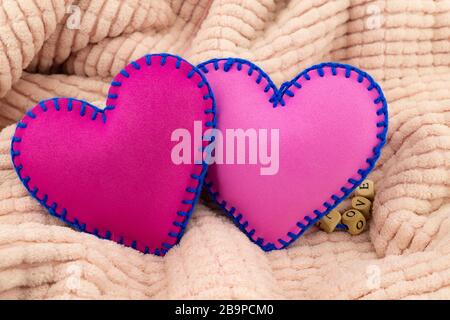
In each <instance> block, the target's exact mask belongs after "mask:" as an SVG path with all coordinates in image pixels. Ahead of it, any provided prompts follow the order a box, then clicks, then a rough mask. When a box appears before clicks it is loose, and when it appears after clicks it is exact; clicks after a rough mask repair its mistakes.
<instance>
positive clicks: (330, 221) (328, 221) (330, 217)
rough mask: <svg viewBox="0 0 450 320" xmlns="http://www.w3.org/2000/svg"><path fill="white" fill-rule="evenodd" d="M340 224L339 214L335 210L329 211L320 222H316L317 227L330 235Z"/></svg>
mask: <svg viewBox="0 0 450 320" xmlns="http://www.w3.org/2000/svg"><path fill="white" fill-rule="evenodd" d="M340 222H341V214H340V213H339V211H337V210H331V211H330V212H329V213H328V214H327V215H325V216H324V217H323V218H322V220H320V221H319V222H317V226H318V227H319V228H320V229H322V230H323V231H325V232H328V233H331V232H333V231H334V229H336V226H337V225H338V224H339V223H340Z"/></svg>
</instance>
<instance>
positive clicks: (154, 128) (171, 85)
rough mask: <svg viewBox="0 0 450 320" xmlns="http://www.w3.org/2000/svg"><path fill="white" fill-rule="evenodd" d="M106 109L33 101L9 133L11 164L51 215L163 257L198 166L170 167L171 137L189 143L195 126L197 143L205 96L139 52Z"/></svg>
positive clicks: (187, 204)
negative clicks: (182, 136)
mask: <svg viewBox="0 0 450 320" xmlns="http://www.w3.org/2000/svg"><path fill="white" fill-rule="evenodd" d="M199 84H201V86H199ZM106 104H107V109H106V110H104V111H103V110H100V109H98V108H96V107H95V106H92V105H90V104H87V103H86V102H84V101H81V100H76V99H72V98H54V99H50V100H46V101H42V102H40V103H39V104H38V105H36V106H35V107H33V108H32V109H31V110H30V111H28V112H27V114H26V115H25V116H24V117H23V118H22V119H21V120H20V122H19V125H18V126H17V129H16V132H15V134H14V138H13V143H12V155H13V162H14V167H15V169H16V170H17V172H18V174H19V176H20V178H21V180H22V181H23V182H24V184H25V186H26V187H27V189H28V191H29V192H30V193H31V194H32V195H33V197H35V198H36V199H37V200H38V201H39V202H40V203H41V204H42V205H43V206H45V207H46V208H47V209H48V210H49V212H50V213H51V214H52V215H54V216H56V217H58V218H60V219H61V220H63V221H65V222H67V223H69V224H70V225H73V226H74V227H76V228H77V229H79V230H82V231H85V232H88V233H91V234H95V235H97V236H99V237H100V238H106V239H111V240H113V241H116V242H118V243H121V244H124V245H126V246H129V247H133V248H136V249H137V250H139V251H141V252H145V253H149V252H150V253H154V254H157V255H163V254H165V253H166V252H167V250H169V249H170V248H171V247H172V246H173V245H174V244H176V243H177V241H178V240H179V239H180V238H181V236H182V234H183V231H184V228H185V226H186V224H187V223H188V220H189V218H190V215H191V213H192V210H193V205H194V204H195V203H196V201H197V200H198V198H199V196H200V192H201V187H202V184H203V179H204V176H205V172H206V168H207V166H206V164H204V163H202V161H201V160H200V161H199V163H198V164H196V163H194V161H193V159H192V160H191V159H189V163H184V164H182V165H177V164H175V163H174V162H173V159H172V157H171V156H172V153H171V149H172V147H173V145H174V143H175V142H173V141H172V135H173V132H174V131H175V130H177V129H180V128H182V129H184V130H186V132H188V133H189V135H190V137H194V136H195V132H194V122H195V121H197V122H199V123H200V133H199V137H198V138H199V139H202V131H203V132H204V131H206V130H207V129H208V128H209V127H211V126H212V125H213V124H214V117H215V115H214V109H215V105H214V99H213V95H212V92H211V90H210V89H209V87H208V85H207V84H205V78H204V76H203V75H202V74H201V73H200V72H199V71H198V69H197V68H196V67H194V66H192V65H191V64H189V63H188V62H186V61H184V60H182V59H181V58H179V57H175V56H167V55H164V56H161V55H147V56H145V57H142V58H140V59H139V60H137V61H134V62H133V63H132V64H130V65H128V66H126V67H125V68H124V70H123V71H121V73H119V74H118V75H117V76H116V77H115V78H114V80H113V82H112V85H111V88H110V90H109V94H108V101H107V103H106ZM193 143H194V140H193V139H192V140H190V141H188V144H189V147H190V148H189V149H190V150H194V145H191V144H193ZM195 143H197V142H195ZM202 144H203V147H206V142H203V141H200V146H202ZM185 152H187V151H185ZM200 156H201V155H200ZM192 158H194V157H193V156H192Z"/></svg>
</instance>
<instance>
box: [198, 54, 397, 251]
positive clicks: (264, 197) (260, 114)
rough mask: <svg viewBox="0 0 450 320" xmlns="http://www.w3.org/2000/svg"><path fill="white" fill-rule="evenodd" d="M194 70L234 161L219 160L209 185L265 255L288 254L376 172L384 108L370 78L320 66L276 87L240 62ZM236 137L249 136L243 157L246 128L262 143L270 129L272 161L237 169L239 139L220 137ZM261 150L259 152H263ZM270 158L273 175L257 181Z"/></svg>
mask: <svg viewBox="0 0 450 320" xmlns="http://www.w3.org/2000/svg"><path fill="white" fill-rule="evenodd" d="M199 68H200V70H202V72H203V73H204V74H205V76H206V78H207V80H208V82H209V84H210V85H211V88H212V90H213V91H214V96H215V99H216V104H217V110H218V112H217V129H218V131H220V132H221V134H222V136H223V139H220V140H221V144H223V145H224V146H226V148H227V151H228V148H230V149H229V150H234V154H233V155H232V156H230V159H233V158H234V159H233V160H234V162H233V161H231V162H227V160H224V159H225V158H226V155H222V157H223V159H222V160H223V161H224V162H227V163H228V164H225V165H224V164H214V165H211V166H210V168H209V172H208V176H207V177H206V182H205V186H206V187H207V189H208V192H209V194H210V195H211V196H212V197H213V199H214V200H215V201H216V202H217V203H218V204H219V206H220V207H221V208H222V209H224V210H225V211H226V212H227V214H228V215H229V216H230V217H231V218H232V219H233V221H234V222H235V224H236V225H238V226H239V227H240V229H241V230H242V231H244V232H245V233H246V234H247V236H248V237H249V238H250V239H251V240H252V241H254V242H255V243H257V244H258V245H259V246H260V247H261V248H262V249H264V250H266V251H270V250H274V249H281V248H284V247H286V246H288V245H289V244H290V243H292V242H293V241H294V240H296V239H297V238H298V237H300V236H301V235H302V234H303V233H304V232H305V231H306V230H307V229H308V228H309V227H311V226H312V225H314V223H315V222H317V221H318V220H319V219H321V217H323V216H324V215H325V214H327V213H328V212H329V211H330V210H332V209H333V208H334V207H336V206H337V205H338V204H339V203H340V202H341V201H342V200H343V199H345V198H346V197H347V196H348V195H349V194H350V193H351V192H352V191H353V190H354V189H355V188H356V187H357V186H358V185H359V184H360V183H361V182H362V181H363V180H364V179H365V177H366V176H367V174H368V173H369V172H370V171H371V170H372V168H373V167H374V165H375V162H376V160H377V159H378V157H379V155H380V151H381V148H382V147H383V145H384V144H385V141H386V132H387V126H388V120H387V104H386V99H385V98H384V95H383V93H382V91H381V89H380V87H379V85H377V84H376V83H375V81H374V80H373V79H372V78H371V77H370V76H369V75H368V74H367V73H365V72H363V71H361V70H359V69H357V68H355V67H353V66H349V65H344V64H338V63H323V64H320V65H316V66H313V67H311V68H309V69H307V70H305V71H303V72H301V73H300V74H299V75H298V76H296V77H295V78H294V79H293V80H292V81H290V82H287V83H285V84H283V85H282V86H281V87H280V89H277V88H276V86H275V85H274V84H273V82H272V81H271V80H270V78H269V76H268V75H267V74H265V73H264V72H263V71H262V70H261V69H260V68H259V67H258V66H256V65H254V64H253V63H251V62H249V61H246V60H243V59H233V58H231V59H214V60H210V61H207V62H205V63H202V64H201V65H199ZM236 129H242V130H243V132H245V133H247V134H248V136H247V138H246V137H245V136H244V138H246V139H247V140H245V141H246V143H247V144H246V146H245V148H246V149H245V148H243V149H241V150H245V152H247V153H248V152H250V151H249V146H250V143H251V142H250V141H251V139H253V141H255V140H254V138H252V135H251V134H250V133H249V131H248V130H250V131H252V130H253V131H252V132H253V133H254V132H256V133H257V134H258V137H257V139H258V143H261V141H264V135H263V134H262V130H266V138H267V139H266V140H265V141H266V143H267V150H272V145H273V146H275V148H274V149H273V150H275V152H274V153H273V154H274V155H275V157H273V158H272V160H273V161H272V162H271V163H269V161H267V158H263V159H265V160H264V161H261V159H262V158H258V161H257V162H256V164H255V162H254V161H253V162H251V163H252V164H249V163H250V160H249V159H250V155H249V154H245V157H246V158H245V160H246V161H245V162H244V163H245V165H243V164H242V161H241V164H236V163H237V160H235V155H236V154H237V153H238V147H239V145H238V144H239V141H238V140H237V139H236V136H230V138H228V141H227V137H228V136H227V135H226V133H225V132H226V131H227V130H236ZM276 130H278V134H279V140H278V141H279V145H278V149H277V148H276V142H277V140H276V135H274V136H273V138H274V140H271V137H272V135H271V133H272V132H275V131H276ZM269 131H270V132H269ZM235 133H236V131H235ZM231 137H232V138H231ZM253 137H254V135H253ZM216 138H217V137H216ZM230 140H233V144H232V143H231V142H230ZM242 141H243V140H241V146H242ZM221 144H218V145H221ZM258 146H259V147H258V153H260V152H261V150H264V148H266V147H264V144H263V145H262V146H263V147H261V145H258ZM224 148H225V147H224ZM219 149H220V148H219ZM254 150H256V148H255V149H254ZM276 150H278V151H279V153H278V160H279V161H278V170H276V173H275V174H272V175H267V174H266V175H262V174H261V173H262V171H261V167H263V166H266V169H270V170H272V171H274V172H275V169H277V168H276V165H275V163H276ZM254 152H255V151H254ZM270 153H271V152H267V154H265V155H266V156H267V155H270ZM223 154H226V152H223ZM238 156H239V155H238ZM259 157H261V155H260V154H259ZM216 161H217V159H216ZM271 166H272V168H270V167H271ZM274 168H275V169H274ZM270 170H269V171H270Z"/></svg>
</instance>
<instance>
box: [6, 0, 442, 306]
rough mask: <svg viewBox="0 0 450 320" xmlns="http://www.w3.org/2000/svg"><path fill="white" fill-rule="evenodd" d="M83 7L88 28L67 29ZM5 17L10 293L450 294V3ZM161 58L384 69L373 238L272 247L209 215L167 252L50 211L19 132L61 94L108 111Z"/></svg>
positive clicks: (105, 7)
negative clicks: (32, 178) (137, 246)
mask: <svg viewBox="0 0 450 320" xmlns="http://www.w3.org/2000/svg"><path fill="white" fill-rule="evenodd" d="M72 4H75V5H78V8H79V9H80V11H79V13H80V25H79V28H78V29H77V28H72V29H69V28H67V25H68V22H70V23H69V25H70V24H71V23H72V22H74V21H76V20H77V19H76V16H73V15H71V14H65V12H66V11H67V5H72ZM0 10H1V12H7V13H8V14H7V16H8V17H9V19H0V31H1V32H0V34H1V35H2V37H1V38H0V42H1V43H2V46H1V47H0V52H1V53H2V54H1V55H0V66H1V70H0V96H1V97H2V98H0V126H1V127H2V128H4V129H3V130H2V131H1V133H0V297H2V298H11V299H17V298H27V299H32V298H140V299H155V298H236V299H245V298H288V299H294V298H297V299H299V298H300V299H301V298H303V299H306V298H309V299H316V298H334V299H336V298H345V299H380V298H390V299H411V298H431V299H445V298H446V299H449V298H450V213H449V212H450V186H449V181H450V173H449V168H450V128H449V123H450V93H449V90H448V88H449V87H450V67H449V65H450V55H449V51H450V40H449V39H450V19H449V15H450V1H448V0H423V1H404V0H390V1H379V0H336V1H326V0H315V1H294V0H292V1H270V0H260V1H256V0H248V1H241V0H222V1H210V0H194V1H182V0H174V1H147V0H142V1H139V0H132V1H129V0H127V1H125V0H121V1H118V0H105V1H103V2H102V1H97V0H95V1H94V0H83V1H69V0H68V1H37V0H35V1H32V0H20V1H3V2H1V3H0ZM5 16H6V13H5ZM160 52H170V53H174V54H178V55H182V56H183V57H184V58H186V59H187V60H188V61H190V62H191V63H200V62H203V61H206V60H208V59H211V58H220V57H241V58H245V59H248V60H251V61H253V62H254V63H256V64H257V65H259V66H260V67H261V68H262V69H263V70H264V71H265V72H267V73H268V74H269V75H270V77H271V78H272V79H273V80H274V82H275V84H276V85H280V84H281V83H282V82H284V81H287V80H289V79H292V78H293V77H294V76H295V75H296V74H297V73H298V72H299V71H300V70H302V69H304V68H306V67H308V66H310V65H313V64H316V63H320V62H323V61H338V62H343V63H349V64H352V65H355V66H356V67H358V68H360V69H363V70H365V71H367V72H368V73H369V74H370V75H372V76H373V77H374V79H375V80H376V81H377V82H378V83H380V85H381V86H382V88H383V91H384V93H385V95H386V98H387V101H388V103H389V117H390V118H389V124H390V126H389V132H388V137H387V141H388V142H387V145H386V146H385V148H384V149H383V153H382V156H381V158H380V160H379V162H378V163H377V166H376V168H375V170H374V171H373V172H372V173H371V175H370V178H371V179H372V180H374V182H375V187H376V192H377V193H376V197H375V201H374V208H373V218H372V219H371V221H370V223H369V229H368V231H366V232H364V233H362V234H361V235H359V236H350V235H349V234H347V233H342V232H336V233H332V234H326V233H323V232H320V231H318V230H317V229H315V228H313V229H311V230H310V231H309V232H308V233H307V234H305V235H304V236H302V237H301V238H300V239H299V240H297V241H296V242H294V243H293V244H292V245H291V246H290V247H289V248H288V249H287V250H281V251H273V252H270V253H264V252H263V251H262V250H261V249H260V248H259V247H258V246H257V245H255V244H254V243H252V242H250V241H249V240H248V238H247V237H246V236H245V235H244V234H243V233H242V232H240V231H239V230H238V229H237V228H236V227H235V226H234V225H233V223H232V222H231V221H230V220H229V219H228V218H227V217H224V215H223V214H221V213H218V212H217V211H214V210H212V209H211V208H208V207H198V208H197V210H196V212H195V213H194V214H193V217H192V219H191V223H190V224H189V226H188V228H187V230H186V233H185V236H184V237H183V239H182V240H181V242H180V245H179V246H176V247H175V248H173V249H172V250H171V251H170V252H169V253H168V254H167V255H166V256H165V257H164V258H161V257H156V256H152V255H142V254H140V253H139V252H138V251H136V250H132V249H129V248H125V247H122V246H120V245H118V244H116V243H114V242H112V241H106V240H100V239H98V238H96V237H95V236H92V235H89V234H84V233H80V232H78V231H74V230H72V229H71V228H69V227H67V226H66V225H65V224H63V223H62V222H61V221H59V220H58V219H56V218H53V217H51V216H50V215H48V213H46V211H45V210H44V209H43V208H42V207H41V206H40V205H39V204H38V203H37V202H36V201H35V200H34V199H32V198H31V197H30V196H29V195H28V192H27V191H26V189H25V188H24V186H23V184H22V183H21V182H20V181H19V179H18V178H17V175H16V173H15V172H14V170H13V167H12V164H11V157H10V153H9V152H10V144H11V138H12V136H13V133H14V129H15V123H16V122H17V121H19V120H20V119H21V118H22V117H23V115H24V113H25V111H26V110H28V109H29V108H31V107H32V106H34V105H36V104H37V103H38V102H39V101H40V100H42V99H46V98H51V97H55V96H65V97H74V98H78V99H84V100H87V101H89V102H90V103H93V104H95V105H98V106H105V100H104V97H105V96H106V95H107V93H108V88H109V82H110V81H111V80H112V77H114V75H116V74H117V73H118V72H119V71H120V70H121V69H122V68H123V67H125V66H126V65H127V64H128V63H129V62H130V61H132V60H135V59H138V58H139V57H141V56H142V55H144V54H147V53H160ZM347 156H348V157H351V152H350V151H348V153H347ZM237 188H239V186H238V187H237ZM346 206H348V201H345V202H344V203H343V204H342V206H341V207H346Z"/></svg>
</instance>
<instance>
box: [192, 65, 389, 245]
mask: <svg viewBox="0 0 450 320" xmlns="http://www.w3.org/2000/svg"><path fill="white" fill-rule="evenodd" d="M221 62H224V63H221ZM242 65H247V66H249V69H248V70H247V71H246V72H247V75H248V76H252V75H253V74H254V73H257V74H258V76H257V77H256V80H255V82H256V83H257V84H260V83H261V81H262V79H265V80H266V81H267V86H266V87H265V88H264V92H269V91H271V92H272V95H271V97H270V98H269V100H268V102H269V103H270V104H272V106H273V108H276V107H278V106H281V107H284V106H285V101H284V97H285V96H288V97H293V96H294V92H293V91H292V90H291V88H292V87H295V89H297V90H300V89H301V88H302V86H301V84H300V83H298V82H297V80H299V79H300V78H304V79H305V80H307V81H309V80H311V77H310V75H309V73H310V72H317V74H318V75H319V76H320V77H323V76H324V75H325V72H324V68H329V69H330V70H331V74H332V75H333V76H336V75H337V69H344V70H345V77H346V78H350V76H351V73H352V72H355V73H357V75H358V78H357V81H358V82H359V83H362V82H363V81H364V79H367V80H368V81H369V83H370V85H369V86H368V87H367V90H368V91H372V90H374V89H375V90H376V91H377V93H378V97H377V98H376V99H375V100H374V101H373V103H374V104H375V105H377V104H379V103H382V106H381V107H380V108H379V109H377V111H376V113H377V116H381V115H383V116H384V119H383V121H380V122H378V123H377V124H376V125H377V127H378V128H383V131H382V132H381V133H378V134H377V139H378V141H379V142H378V145H377V146H375V147H374V148H373V155H372V157H370V158H368V159H366V163H367V164H368V165H369V167H368V168H367V169H359V170H358V171H357V174H358V175H359V176H360V179H358V180H355V179H352V178H350V179H348V181H347V182H348V183H349V184H351V185H352V187H351V188H346V187H345V186H343V187H341V188H340V191H341V192H342V193H343V196H342V197H339V196H337V195H335V194H332V195H331V196H330V199H332V202H333V203H329V202H327V201H326V202H324V203H323V206H325V210H324V211H320V210H314V211H313V212H312V213H309V214H308V215H307V216H305V218H304V219H305V220H306V221H307V224H304V223H302V222H301V221H299V222H297V223H296V226H297V227H298V228H299V229H300V231H299V232H298V233H296V234H295V233H292V232H288V233H287V236H288V238H289V240H288V241H284V240H283V239H278V243H279V244H280V245H281V247H277V246H276V245H275V244H274V243H272V242H268V243H266V244H265V240H264V238H257V239H255V238H254V234H255V233H256V230H255V229H252V230H250V231H247V230H246V228H247V227H248V225H249V222H248V221H246V220H245V219H244V214H243V213H241V212H240V211H239V210H237V209H236V208H235V207H231V208H229V209H227V201H226V200H222V201H221V202H219V201H218V199H217V197H218V196H219V192H217V191H216V192H214V191H213V190H212V187H213V182H211V181H209V182H208V181H207V180H208V177H207V176H206V178H205V188H206V191H207V193H208V195H209V196H210V197H211V198H212V200H213V201H214V202H215V203H216V204H217V205H218V206H219V207H220V208H221V209H222V210H224V211H225V213H226V214H227V215H228V216H229V217H230V218H231V219H232V220H233V222H234V224H235V225H236V226H238V227H239V229H240V230H241V231H243V232H244V233H245V234H246V235H247V237H248V238H249V239H250V240H251V241H252V242H254V243H256V244H257V245H258V246H260V247H261V248H262V249H263V250H264V251H272V250H280V249H283V248H286V247H287V246H289V245H290V244H291V243H292V242H294V241H295V240H297V239H298V238H299V237H300V236H301V235H302V234H303V233H304V232H305V231H306V230H308V229H309V228H310V227H311V226H313V225H314V224H315V223H316V222H318V221H319V220H320V219H321V218H322V217H323V216H324V215H326V214H328V213H329V212H330V211H331V210H333V209H334V208H335V207H336V206H337V205H339V204H340V203H341V202H342V201H343V200H344V199H346V198H347V197H348V196H349V195H350V193H351V192H352V191H353V190H355V189H356V188H357V187H358V186H359V185H360V184H361V183H362V182H363V181H364V179H365V178H366V177H367V175H368V174H369V173H370V172H371V171H372V169H373V168H374V167H375V163H376V161H377V160H378V158H379V157H380V154H381V149H382V147H383V146H384V145H385V144H386V136H387V130H388V107H387V102H386V98H385V97H384V94H383V91H382V90H381V87H380V86H379V85H378V84H377V83H376V82H375V80H373V78H372V77H371V76H370V75H369V74H367V73H366V72H364V71H362V70H360V69H358V68H356V67H354V66H351V65H348V64H343V63H336V62H326V63H321V64H317V65H314V66H312V67H310V68H308V69H305V70H304V71H302V72H300V73H299V74H298V75H297V76H296V77H294V78H293V79H292V80H291V81H288V82H285V83H283V84H282V85H281V86H280V89H278V88H277V87H276V85H275V84H274V83H273V82H272V80H271V79H270V77H269V75H267V74H266V73H265V72H264V71H263V70H262V69H261V68H259V67H258V66H257V65H255V64H253V63H252V62H250V61H247V60H245V59H240V58H224V59H211V60H208V61H206V62H203V63H201V64H199V65H198V68H199V69H200V70H201V71H202V72H204V73H205V74H207V73H208V72H210V71H211V70H213V71H217V70H219V68H220V67H221V66H222V68H223V71H225V72H228V71H229V70H231V68H233V67H236V69H237V70H238V71H243V69H242ZM219 108H220V106H219ZM309 215H314V216H315V218H311V217H309Z"/></svg>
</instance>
